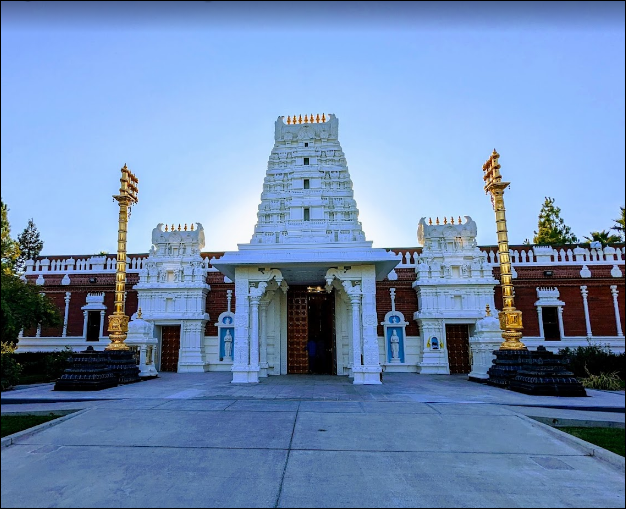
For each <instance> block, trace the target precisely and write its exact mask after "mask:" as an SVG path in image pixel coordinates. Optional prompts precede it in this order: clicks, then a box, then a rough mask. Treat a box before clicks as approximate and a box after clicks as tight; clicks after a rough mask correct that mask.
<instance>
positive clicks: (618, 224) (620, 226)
mask: <svg viewBox="0 0 626 509" xmlns="http://www.w3.org/2000/svg"><path fill="white" fill-rule="evenodd" d="M620 213H621V217H620V218H619V219H613V221H615V225H614V226H613V227H611V230H615V231H616V232H617V235H618V236H619V237H620V240H619V241H618V242H620V241H621V242H623V241H624V222H626V212H625V211H624V207H620Z"/></svg>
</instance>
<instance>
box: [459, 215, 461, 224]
mask: <svg viewBox="0 0 626 509" xmlns="http://www.w3.org/2000/svg"><path fill="white" fill-rule="evenodd" d="M459 224H461V216H459Z"/></svg>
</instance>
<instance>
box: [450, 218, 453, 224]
mask: <svg viewBox="0 0 626 509" xmlns="http://www.w3.org/2000/svg"><path fill="white" fill-rule="evenodd" d="M450 223H452V224H454V216H450Z"/></svg>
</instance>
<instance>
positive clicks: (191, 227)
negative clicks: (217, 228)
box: [191, 223, 193, 231]
mask: <svg viewBox="0 0 626 509" xmlns="http://www.w3.org/2000/svg"><path fill="white" fill-rule="evenodd" d="M191 231H193V223H191Z"/></svg>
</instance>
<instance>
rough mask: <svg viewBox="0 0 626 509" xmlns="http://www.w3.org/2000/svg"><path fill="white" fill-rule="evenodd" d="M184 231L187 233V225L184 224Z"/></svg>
mask: <svg viewBox="0 0 626 509" xmlns="http://www.w3.org/2000/svg"><path fill="white" fill-rule="evenodd" d="M184 230H185V231H187V223H185V228H184Z"/></svg>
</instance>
